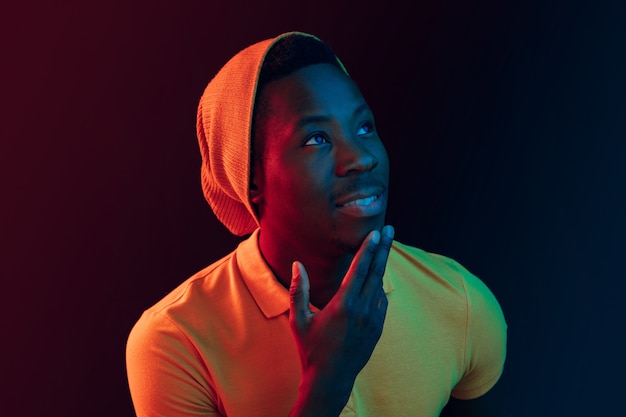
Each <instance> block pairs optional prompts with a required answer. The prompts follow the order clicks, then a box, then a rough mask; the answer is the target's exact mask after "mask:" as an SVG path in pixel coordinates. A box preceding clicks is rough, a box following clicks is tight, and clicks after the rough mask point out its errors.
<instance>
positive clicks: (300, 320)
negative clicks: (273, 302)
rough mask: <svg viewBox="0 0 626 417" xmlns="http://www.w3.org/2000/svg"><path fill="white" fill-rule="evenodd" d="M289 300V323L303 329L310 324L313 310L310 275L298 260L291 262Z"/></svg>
mask: <svg viewBox="0 0 626 417" xmlns="http://www.w3.org/2000/svg"><path fill="white" fill-rule="evenodd" d="M289 301H290V303H289V323H290V324H291V326H292V327H294V328H295V329H296V330H298V331H301V330H303V329H305V328H306V327H307V326H308V323H309V319H310V317H311V316H312V315H313V312H311V309H310V308H309V276H308V274H307V273H306V270H305V269H304V265H302V263H300V262H298V261H296V262H294V263H292V264H291V284H290V286H289Z"/></svg>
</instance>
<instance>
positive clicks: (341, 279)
mask: <svg viewBox="0 0 626 417" xmlns="http://www.w3.org/2000/svg"><path fill="white" fill-rule="evenodd" d="M197 127H198V140H199V144H200V150H201V153H202V157H203V164H202V186H203V190H204V194H205V197H206V198H207V201H208V202H209V204H210V205H211V207H212V208H213V211H214V212H215V214H216V215H217V217H218V218H219V219H220V220H221V221H222V222H223V223H224V224H225V225H226V226H227V227H228V228H229V230H231V231H232V232H233V233H235V234H237V235H249V236H248V237H247V239H246V240H244V241H243V242H242V243H241V244H240V245H239V247H238V248H237V249H236V250H235V251H234V252H232V253H231V254H230V255H228V256H226V257H225V258H223V259H221V260H219V261H217V262H215V263H213V264H212V265H210V266H209V267H207V268H205V269H203V270H202V271H200V272H198V273H197V274H196V275H194V276H193V277H191V278H190V279H188V280H187V281H185V282H184V283H183V284H182V285H181V286H179V287H178V288H177V289H175V290H174V291H173V292H172V293H170V294H169V295H167V296H166V297H165V298H164V299H163V300H161V301H160V302H158V303H157V304H156V305H154V306H153V307H152V308H150V309H149V310H147V311H146V312H145V313H144V314H143V315H142V317H141V318H140V320H139V321H138V322H137V324H136V325H135V327H134V328H133V330H132V332H131V334H130V336H129V340H128V346H127V367H128V378H129V384H130V389H131V394H132V397H133V403H134V406H135V409H136V411H137V415H139V416H170V417H172V416H229V417H237V416H245V417H250V416H268V417H269V416H273V417H275V416H287V415H291V416H317V417H319V416H338V415H341V416H378V417H391V416H418V417H419V416H437V415H439V414H440V413H441V412H442V409H443V408H444V406H445V410H444V413H447V415H465V416H483V417H484V416H505V415H507V403H506V391H505V390H504V389H503V388H502V387H503V377H502V373H503V367H504V360H505V351H506V324H505V321H504V317H503V315H502V311H501V310H500V307H499V305H498V303H497V301H496V299H495V298H494V297H493V295H492V293H491V292H490V291H489V290H488V289H487V288H486V286H485V285H484V284H483V283H482V282H481V281H480V280H479V279H478V278H476V277H475V276H473V275H472V274H471V273H469V272H468V271H467V270H466V269H465V268H463V267H462V266H461V265H459V264H458V263H457V262H455V261H453V260H451V259H449V258H446V257H443V256H440V255H435V254H430V253H427V252H424V251H422V250H420V249H417V248H413V247H409V246H406V245H403V244H401V243H399V242H394V241H393V236H394V230H393V227H391V226H389V225H386V226H385V224H384V220H385V211H386V203H387V187H388V177H389V164H388V160H387V154H386V151H385V148H384V146H383V144H382V142H381V140H380V138H379V137H378V133H377V131H376V126H375V123H374V117H373V115H372V112H371V110H370V108H369V107H368V105H367V103H366V101H365V100H364V98H363V97H362V95H361V93H360V91H359V89H358V88H357V86H356V85H355V84H354V82H353V81H352V80H351V79H350V77H349V76H348V74H347V72H346V70H345V68H344V67H343V65H342V64H341V62H340V61H339V60H338V58H336V56H335V55H334V53H333V52H332V50H331V49H330V47H329V46H328V45H327V44H325V43H324V42H322V41H321V40H319V39H318V38H316V37H314V36H312V35H308V34H303V33H298V32H291V33H286V34H283V35H280V36H278V37H276V38H274V39H269V40H266V41H262V42H259V43H257V44H254V45H252V46H250V47H248V48H246V49H244V50H243V51H241V52H239V53H238V54H237V55H235V56H234V57H233V58H232V59H231V60H230V61H229V62H228V63H227V64H226V65H225V66H224V67H223V68H222V69H221V70H220V71H219V72H218V74H217V75H216V76H215V77H214V78H213V80H211V82H210V83H209V85H208V86H207V88H206V90H205V92H204V94H203V96H202V98H201V100H200V104H199V107H198V123H197ZM288 289H289V290H288ZM446 404H447V406H446Z"/></svg>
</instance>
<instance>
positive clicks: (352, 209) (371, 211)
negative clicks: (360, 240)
mask: <svg viewBox="0 0 626 417" xmlns="http://www.w3.org/2000/svg"><path fill="white" fill-rule="evenodd" d="M361 195H362V194H361ZM361 195H358V196H357V195H355V196H353V197H350V199H349V201H347V202H345V203H343V204H338V205H337V208H338V209H339V210H340V211H342V212H344V213H345V214H348V215H350V216H353V217H369V216H376V215H378V214H380V213H382V212H383V211H384V209H385V204H384V201H385V199H384V198H383V192H382V191H380V192H376V194H373V195H368V196H364V197H361Z"/></svg>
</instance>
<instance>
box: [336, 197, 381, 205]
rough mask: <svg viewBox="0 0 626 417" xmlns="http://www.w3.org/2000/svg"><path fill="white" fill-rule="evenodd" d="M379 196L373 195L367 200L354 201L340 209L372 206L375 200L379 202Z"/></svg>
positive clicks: (366, 198)
mask: <svg viewBox="0 0 626 417" xmlns="http://www.w3.org/2000/svg"><path fill="white" fill-rule="evenodd" d="M378 197H379V195H372V196H369V197H365V198H359V199H357V200H352V201H349V202H347V203H346V204H342V205H341V206H340V207H350V206H367V205H369V204H372V203H373V202H374V201H375V200H377V199H378Z"/></svg>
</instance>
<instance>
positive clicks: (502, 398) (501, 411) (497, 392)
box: [440, 373, 511, 417]
mask: <svg viewBox="0 0 626 417" xmlns="http://www.w3.org/2000/svg"><path fill="white" fill-rule="evenodd" d="M510 416H511V411H510V409H509V392H508V386H507V381H506V375H505V374H504V373H503V374H502V376H500V379H499V380H498V382H496V384H495V385H494V386H493V387H492V388H491V389H490V390H489V391H487V393H485V394H484V395H482V396H480V397H478V398H474V399H472V400H458V399H456V398H454V397H450V401H449V402H448V404H447V405H446V407H445V408H444V409H443V411H442V412H441V415H440V417H510Z"/></svg>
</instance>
